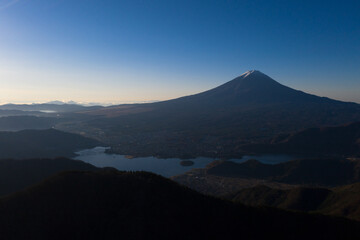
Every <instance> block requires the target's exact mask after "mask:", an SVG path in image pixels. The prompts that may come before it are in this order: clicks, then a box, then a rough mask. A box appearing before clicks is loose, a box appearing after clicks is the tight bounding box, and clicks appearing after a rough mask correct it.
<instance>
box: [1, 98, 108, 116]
mask: <svg viewBox="0 0 360 240" xmlns="http://www.w3.org/2000/svg"><path fill="white" fill-rule="evenodd" d="M99 108H101V106H88V107H86V106H83V105H80V104H77V103H75V102H71V103H63V102H60V101H54V102H49V103H39V104H35V103H34V104H11V103H10V104H4V105H0V110H18V111H37V112H41V111H45V112H50V113H51V112H60V113H61V112H77V111H84V110H95V109H99ZM24 115H25V114H24Z"/></svg>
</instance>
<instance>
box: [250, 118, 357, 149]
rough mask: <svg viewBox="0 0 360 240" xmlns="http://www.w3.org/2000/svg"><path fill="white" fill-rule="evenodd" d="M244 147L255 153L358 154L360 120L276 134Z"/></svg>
mask: <svg viewBox="0 0 360 240" xmlns="http://www.w3.org/2000/svg"><path fill="white" fill-rule="evenodd" d="M244 149H246V150H248V151H252V152H256V153H289V154H312V155H347V156H349V155H359V156H360V122H356V123H352V124H348V125H345V126H339V127H327V128H311V129H306V130H304V131H301V132H297V133H294V134H289V135H283V136H278V137H277V138H274V139H273V141H272V143H270V144H253V145H249V146H247V147H244Z"/></svg>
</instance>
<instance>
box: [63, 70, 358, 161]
mask: <svg viewBox="0 0 360 240" xmlns="http://www.w3.org/2000/svg"><path fill="white" fill-rule="evenodd" d="M83 114H86V115H89V116H97V117H96V118H95V119H92V120H89V121H84V122H82V123H81V124H80V125H77V126H76V128H73V129H71V127H68V128H67V129H66V130H69V131H82V132H87V133H88V134H89V135H91V136H94V134H93V133H92V132H90V131H89V129H92V131H97V132H102V133H103V134H102V135H101V136H97V137H99V138H101V140H103V141H105V142H107V143H108V144H111V145H113V146H114V147H113V150H114V151H115V152H118V153H124V154H131V155H135V156H136V155H138V156H145V155H147V156H148V155H155V156H161V157H171V156H178V157H184V158H186V157H196V156H199V155H202V156H211V157H236V156H241V154H243V153H244V152H245V151H244V150H243V149H242V146H243V145H246V144H249V143H258V142H261V141H265V140H268V139H271V138H273V137H274V136H276V135H278V134H282V133H291V132H295V131H299V130H303V129H306V128H311V127H324V126H335V125H341V124H346V123H350V122H356V121H360V105H359V104H356V103H350V102H341V101H336V100H332V99H329V98H325V97H318V96H315V95H311V94H307V93H304V92H302V91H298V90H294V89H292V88H289V87H286V86H284V85H282V84H280V83H278V82H276V81H275V80H273V79H272V78H270V77H268V76H267V75H265V74H263V73H261V72H259V71H249V72H246V73H244V74H243V75H241V76H239V77H237V78H235V79H233V80H232V81H230V82H227V83H225V84H223V85H221V86H219V87H217V88H214V89H211V90H209V91H206V92H203V93H199V94H195V95H191V96H186V97H182V98H178V99H173V100H169V101H163V102H156V103H149V104H130V105H119V106H111V107H107V108H101V109H96V110H90V111H84V112H83Z"/></svg>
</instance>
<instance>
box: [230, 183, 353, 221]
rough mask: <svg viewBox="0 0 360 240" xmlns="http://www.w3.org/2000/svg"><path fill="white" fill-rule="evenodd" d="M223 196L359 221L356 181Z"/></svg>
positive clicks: (252, 189) (257, 189)
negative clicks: (328, 186) (336, 185)
mask: <svg viewBox="0 0 360 240" xmlns="http://www.w3.org/2000/svg"><path fill="white" fill-rule="evenodd" d="M227 197H228V198H230V199H232V200H234V201H237V202H241V203H244V204H247V205H251V206H271V207H278V208H283V209H291V210H300V211H311V212H318V213H323V214H329V215H335V216H342V217H347V218H350V219H354V220H358V221H360V183H355V184H351V185H346V186H341V187H337V188H332V189H326V188H304V187H301V188H293V189H288V190H281V189H274V188H270V187H266V186H257V187H254V188H247V189H243V190H241V191H239V192H237V193H235V194H232V195H229V196H227Z"/></svg>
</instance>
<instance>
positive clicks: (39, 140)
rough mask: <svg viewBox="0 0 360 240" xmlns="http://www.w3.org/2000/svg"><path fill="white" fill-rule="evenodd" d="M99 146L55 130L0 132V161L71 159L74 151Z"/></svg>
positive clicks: (86, 139) (77, 136)
mask: <svg viewBox="0 0 360 240" xmlns="http://www.w3.org/2000/svg"><path fill="white" fill-rule="evenodd" d="M101 145H102V144H101V143H100V142H98V141H97V140H94V139H90V138H87V137H83V136H81V135H78V134H73V133H67V132H62V131H58V130H55V129H46V130H22V131H18V132H0V159H4V158H16V159H22V158H54V157H73V156H75V154H74V152H76V151H79V150H83V149H87V148H93V147H96V146H101Z"/></svg>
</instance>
